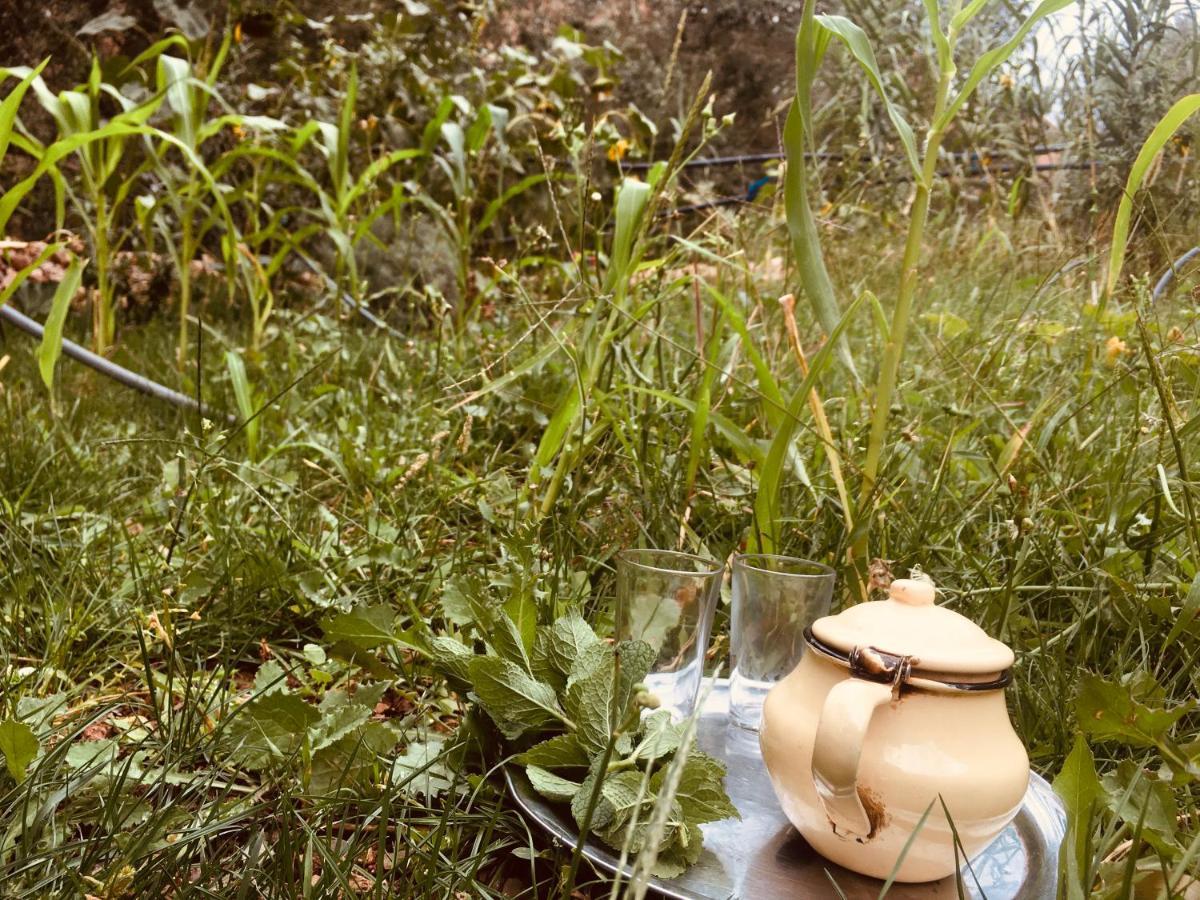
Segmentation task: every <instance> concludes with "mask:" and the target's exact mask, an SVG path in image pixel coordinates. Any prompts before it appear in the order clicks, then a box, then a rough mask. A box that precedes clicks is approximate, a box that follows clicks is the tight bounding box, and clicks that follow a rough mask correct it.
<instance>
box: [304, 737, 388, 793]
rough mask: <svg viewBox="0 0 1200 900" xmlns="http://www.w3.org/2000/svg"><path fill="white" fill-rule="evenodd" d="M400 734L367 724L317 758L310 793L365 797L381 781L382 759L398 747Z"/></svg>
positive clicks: (325, 749)
mask: <svg viewBox="0 0 1200 900" xmlns="http://www.w3.org/2000/svg"><path fill="white" fill-rule="evenodd" d="M397 741H398V736H397V733H396V730H395V729H394V728H393V726H391V725H390V724H388V723H386V722H367V724H365V725H363V726H362V727H361V728H359V729H358V730H357V731H355V732H353V733H351V734H349V735H347V736H346V737H344V738H342V739H341V740H340V741H338V742H337V743H335V744H332V745H331V746H329V747H325V748H324V749H322V750H319V751H317V752H316V753H314V754H313V764H312V774H311V776H310V778H309V784H308V787H309V790H311V791H312V792H313V793H315V794H322V795H326V794H332V793H334V792H335V791H338V790H344V791H353V792H355V793H361V792H362V791H363V790H364V788H365V787H366V786H367V785H369V784H371V783H373V782H375V781H376V780H377V778H376V774H377V769H378V768H379V767H380V765H381V763H382V762H383V760H382V757H384V756H385V755H386V754H388V753H390V752H391V751H392V749H393V748H394V747H395V746H396V743H397Z"/></svg>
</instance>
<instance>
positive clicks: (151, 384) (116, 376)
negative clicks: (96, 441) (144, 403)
mask: <svg viewBox="0 0 1200 900" xmlns="http://www.w3.org/2000/svg"><path fill="white" fill-rule="evenodd" d="M0 320H2V321H5V322H8V323H9V324H10V325H12V326H13V327H14V328H18V329H20V330H21V331H23V332H25V333H26V334H28V335H29V336H30V337H32V338H34V339H35V340H39V341H40V340H41V339H42V334H43V332H44V331H45V329H44V328H43V327H42V325H41V323H39V322H36V321H34V320H33V319H31V318H29V316H27V315H25V314H24V313H22V312H19V311H17V310H16V309H14V308H13V307H12V306H9V305H7V304H6V305H4V306H0ZM62 352H63V353H64V354H65V355H67V356H69V357H71V359H73V360H75V361H76V362H81V363H83V364H84V365H85V366H87V367H88V368H90V369H94V370H96V371H97V372H99V373H100V374H101V375H104V376H106V377H108V378H111V379H112V380H113V381H116V382H119V383H120V384H123V385H125V387H129V388H133V389H134V390H135V391H141V392H142V393H143V394H147V395H148V396H151V397H154V398H155V399H158V400H165V401H166V402H167V403H171V404H174V405H175V406H179V407H182V408H183V409H188V410H191V411H192V412H199V413H200V415H202V416H207V417H208V418H210V419H224V420H225V421H226V422H228V423H229V424H230V425H236V424H237V417H236V416H234V415H231V414H229V413H220V412H217V411H215V410H214V409H213V408H212V407H211V406H208V405H207V404H205V403H200V402H199V401H197V400H196V399H195V398H194V397H189V396H187V395H186V394H181V393H179V391H173V390H171V388H169V387H166V386H165V385H161V384H159V383H158V382H157V381H151V380H150V379H149V378H146V377H145V376H143V375H139V374H137V373H136V372H131V371H129V370H128V369H126V368H125V367H124V366H118V365H117V364H116V363H114V362H111V361H109V360H107V359H105V358H104V357H103V356H98V355H96V354H95V353H93V352H92V351H91V350H88V349H86V348H84V347H81V346H79V345H78V344H76V343H75V342H74V341H69V340H67V339H66V338H64V339H63V342H62Z"/></svg>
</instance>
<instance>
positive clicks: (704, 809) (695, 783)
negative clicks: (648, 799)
mask: <svg viewBox="0 0 1200 900" xmlns="http://www.w3.org/2000/svg"><path fill="white" fill-rule="evenodd" d="M668 772H669V768H667V767H664V768H661V769H659V770H658V771H657V772H655V773H654V777H653V778H652V779H651V780H650V787H651V788H652V789H653V790H654V791H655V792H656V793H658V792H660V791H661V790H662V786H663V782H664V780H665V779H666V777H667V773H668ZM675 802H676V803H678V804H679V806H680V809H681V810H682V813H683V823H684V824H685V825H703V824H705V823H706V822H719V821H720V820H721V819H738V818H741V815H740V813H738V811H737V807H736V806H734V805H733V803H732V802H730V800H729V795H728V794H726V793H725V766H724V765H723V764H722V763H721V762H720V761H719V760H716V759H713V758H712V757H711V756H709V755H708V754H707V753H701V752H700V751H699V750H692V751H691V752H690V753H689V754H688V757H687V760H686V761H685V762H684V764H683V773H682V774H681V775H680V779H679V787H678V788H676V791H675Z"/></svg>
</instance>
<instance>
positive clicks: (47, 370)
mask: <svg viewBox="0 0 1200 900" xmlns="http://www.w3.org/2000/svg"><path fill="white" fill-rule="evenodd" d="M82 274H83V263H81V262H80V261H79V259H78V258H77V257H74V256H72V257H71V262H70V264H69V265H68V266H67V271H66V274H65V275H63V279H62V281H60V282H59V283H58V289H57V290H55V292H54V300H53V301H52V302H51V304H50V315H48V316H47V317H46V325H45V327H44V328H43V330H42V343H41V344H40V345H39V346H38V350H37V361H38V371H40V372H41V373H42V381H44V382H45V383H46V387H47V388H52V387H54V366H55V364H57V363H58V357H59V355H60V354H61V353H62V341H63V325H64V324H65V323H66V321H67V311H68V310H69V309H70V308H71V298H72V297H74V296H75V291H76V290H77V289H78V288H79V277H80V275H82Z"/></svg>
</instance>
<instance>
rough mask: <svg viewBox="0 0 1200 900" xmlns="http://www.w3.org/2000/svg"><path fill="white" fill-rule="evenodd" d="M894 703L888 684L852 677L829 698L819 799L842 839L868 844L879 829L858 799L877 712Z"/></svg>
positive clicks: (816, 768) (821, 737)
mask: <svg viewBox="0 0 1200 900" xmlns="http://www.w3.org/2000/svg"><path fill="white" fill-rule="evenodd" d="M891 699H892V688H891V686H890V685H887V684H880V683H878V682H874V681H866V680H865V679H862V678H847V679H846V680H845V681H840V682H838V683H837V684H835V685H834V686H833V689H832V690H831V691H830V692H829V693H828V694H827V695H826V696H825V704H824V706H823V707H822V708H821V718H820V720H819V721H818V722H817V734H816V738H815V740H814V743H813V756H812V778H813V784H814V785H815V787H816V789H817V797H818V799H819V800H820V801H821V805H822V806H823V807H824V808H825V813H826V815H828V816H829V820H830V821H831V822H832V823H833V827H834V831H835V832H836V833H838V834H848V835H850V836H852V837H854V838H856V839H857V840H859V841H860V842H861V841H866V840H867V839H869V838H870V837H871V833H872V832H873V831H874V830H875V829H874V824H873V823H872V822H871V818H870V816H868V815H867V811H866V809H865V808H864V807H863V803H862V800H861V799H860V797H859V794H858V760H859V757H860V756H862V748H863V740H864V738H865V737H866V735H867V728H868V727H870V725H871V717H872V716H873V715H874V714H875V709H876V707H879V706H882V705H883V704H884V703H887V702H888V701H890V700H891Z"/></svg>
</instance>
